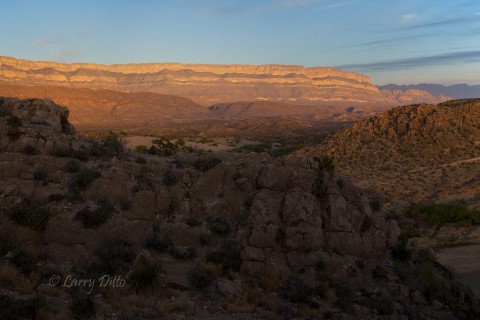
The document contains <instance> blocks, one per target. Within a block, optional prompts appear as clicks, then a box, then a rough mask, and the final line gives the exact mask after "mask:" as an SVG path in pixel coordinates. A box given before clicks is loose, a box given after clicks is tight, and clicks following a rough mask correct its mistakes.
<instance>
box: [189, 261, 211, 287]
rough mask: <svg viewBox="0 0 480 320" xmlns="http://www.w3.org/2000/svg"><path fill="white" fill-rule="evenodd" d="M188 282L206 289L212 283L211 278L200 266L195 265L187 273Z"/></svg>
mask: <svg viewBox="0 0 480 320" xmlns="http://www.w3.org/2000/svg"><path fill="white" fill-rule="evenodd" d="M187 280H188V283H189V284H190V285H191V286H192V287H194V288H196V289H199V290H207V289H208V287H209V286H210V285H211V284H212V282H213V279H212V276H211V275H210V274H208V273H207V272H206V271H205V270H203V268H202V267H200V266H196V267H194V268H193V269H191V270H190V271H189V272H188V274H187Z"/></svg>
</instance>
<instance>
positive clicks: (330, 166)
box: [314, 156, 335, 172]
mask: <svg viewBox="0 0 480 320" xmlns="http://www.w3.org/2000/svg"><path fill="white" fill-rule="evenodd" d="M314 161H315V162H318V169H319V171H320V172H325V171H326V172H333V171H335V164H334V162H333V158H331V157H329V156H320V157H315V158H314Z"/></svg>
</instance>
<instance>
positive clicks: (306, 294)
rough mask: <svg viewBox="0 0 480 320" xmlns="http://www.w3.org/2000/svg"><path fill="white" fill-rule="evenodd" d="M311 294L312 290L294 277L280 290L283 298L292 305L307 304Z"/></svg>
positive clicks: (301, 280)
mask: <svg viewBox="0 0 480 320" xmlns="http://www.w3.org/2000/svg"><path fill="white" fill-rule="evenodd" d="M313 293H314V290H313V288H311V287H309V286H307V285H306V284H305V282H304V281H303V279H301V278H299V277H296V276H291V277H289V278H288V279H287V282H286V283H285V285H284V286H283V288H282V295H283V297H284V298H285V299H287V300H288V301H290V302H292V303H307V302H308V299H309V298H310V296H311V295H312V294H313Z"/></svg>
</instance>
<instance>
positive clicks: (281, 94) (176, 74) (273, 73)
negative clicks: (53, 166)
mask: <svg viewBox="0 0 480 320" xmlns="http://www.w3.org/2000/svg"><path fill="white" fill-rule="evenodd" d="M0 81H3V82H7V83H15V84H23V85H61V86H68V87H83V88H85V87H86V88H96V89H110V90H117V91H127V92H154V93H161V94H168V95H175V96H181V97H185V98H188V99H191V100H193V101H195V102H196V103H199V104H202V105H204V106H210V105H213V104H216V103H223V102H235V101H272V102H282V103H289V104H292V103H293V104H307V105H317V106H318V105H340V106H344V107H345V106H348V107H349V106H358V105H373V104H377V105H385V104H389V105H394V104H399V103H402V99H400V100H399V99H398V98H397V97H395V96H392V95H390V94H389V95H387V96H384V95H382V93H380V91H379V90H378V89H377V88H376V87H375V86H373V85H372V83H371V80H370V78H369V77H368V76H365V75H361V74H357V73H353V72H346V71H341V70H337V69H333V68H321V67H313V68H304V67H302V66H287V65H259V66H255V65H201V64H200V65H197V64H185V65H184V64H179V63H143V64H124V65H98V64H86V63H83V64H82V63H76V64H62V63H55V62H39V61H28V60H20V59H14V58H9V57H0ZM415 99H419V100H415V102H418V101H420V102H432V101H430V100H428V99H431V95H429V94H426V96H425V97H422V95H418V94H417V95H415Z"/></svg>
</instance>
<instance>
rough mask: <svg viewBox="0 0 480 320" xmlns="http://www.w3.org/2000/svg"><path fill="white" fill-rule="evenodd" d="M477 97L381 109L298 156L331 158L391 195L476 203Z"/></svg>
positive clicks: (479, 197)
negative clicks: (325, 155) (326, 155)
mask: <svg viewBox="0 0 480 320" xmlns="http://www.w3.org/2000/svg"><path fill="white" fill-rule="evenodd" d="M479 123H480V100H478V99H471V100H453V101H449V102H446V103H441V104H438V105H428V104H421V105H410V106H403V107H398V108H395V109H392V110H389V111H385V112H382V113H380V114H378V115H376V116H374V117H371V118H369V119H366V120H362V121H360V122H358V123H356V124H354V125H353V126H352V127H350V128H346V129H344V130H342V131H340V132H338V133H337V134H335V135H333V136H332V137H331V138H329V139H328V141H326V142H325V143H324V144H322V145H320V146H318V147H317V148H311V149H310V150H303V151H300V153H303V154H305V153H306V154H312V155H313V154H318V153H325V154H328V155H331V156H332V157H334V162H335V164H336V165H337V168H338V169H339V171H340V172H342V173H344V174H345V175H347V176H349V177H351V178H352V179H353V181H355V182H356V183H358V184H359V185H361V186H363V187H368V188H376V189H379V190H382V191H383V192H385V193H387V194H388V195H389V196H390V197H391V198H395V199H402V200H408V201H413V202H418V201H441V202H449V201H455V200H461V201H464V202H466V203H467V204H469V205H471V206H477V207H478V206H479V205H480V194H478V192H477V191H476V190H479V188H480V184H479V183H480V182H479V180H478V175H479V173H480V138H479V137H480V127H479Z"/></svg>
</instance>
